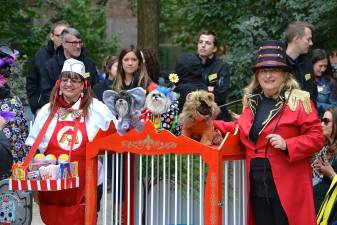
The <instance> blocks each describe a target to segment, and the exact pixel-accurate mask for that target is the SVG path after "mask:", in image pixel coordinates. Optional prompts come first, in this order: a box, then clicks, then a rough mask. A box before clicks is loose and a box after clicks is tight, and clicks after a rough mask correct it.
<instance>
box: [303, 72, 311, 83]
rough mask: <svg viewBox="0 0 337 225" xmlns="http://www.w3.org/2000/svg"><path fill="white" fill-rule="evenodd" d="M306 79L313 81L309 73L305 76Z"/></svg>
mask: <svg viewBox="0 0 337 225" xmlns="http://www.w3.org/2000/svg"><path fill="white" fill-rule="evenodd" d="M304 79H305V81H308V80H310V79H311V75H310V73H307V74H306V75H304Z"/></svg>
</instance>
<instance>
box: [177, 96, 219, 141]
mask: <svg viewBox="0 0 337 225" xmlns="http://www.w3.org/2000/svg"><path fill="white" fill-rule="evenodd" d="M219 112H220V109H219V107H218V106H217V104H216V103H215V101H214V95H213V93H209V92H207V91H194V92H191V93H189V94H188V95H187V96H186V102H185V104H184V107H183V110H182V112H181V114H180V115H179V122H180V123H181V125H182V134H183V135H185V136H187V137H190V138H192V139H194V140H196V141H199V142H201V143H202V144H204V145H208V146H210V145H219V144H220V143H221V141H222V139H223V138H222V136H221V134H220V133H218V132H217V131H215V130H214V126H213V121H214V120H215V118H216V117H217V116H218V114H219Z"/></svg>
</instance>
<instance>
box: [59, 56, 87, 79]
mask: <svg viewBox="0 0 337 225" xmlns="http://www.w3.org/2000/svg"><path fill="white" fill-rule="evenodd" d="M62 72H74V73H77V74H78V75H80V76H81V77H83V78H85V66H84V64H83V62H81V61H79V60H76V59H73V58H70V59H67V60H66V61H64V63H63V68H62V71H61V73H62Z"/></svg>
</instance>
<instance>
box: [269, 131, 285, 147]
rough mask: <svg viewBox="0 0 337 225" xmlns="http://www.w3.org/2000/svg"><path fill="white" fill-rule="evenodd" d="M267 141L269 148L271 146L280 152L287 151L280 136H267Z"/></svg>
mask: <svg viewBox="0 0 337 225" xmlns="http://www.w3.org/2000/svg"><path fill="white" fill-rule="evenodd" d="M267 139H268V140H269V143H270V144H271V146H273V147H274V148H278V149H281V150H282V151H285V150H287V143H286V141H285V140H284V139H283V137H281V136H280V135H278V134H269V135H267Z"/></svg>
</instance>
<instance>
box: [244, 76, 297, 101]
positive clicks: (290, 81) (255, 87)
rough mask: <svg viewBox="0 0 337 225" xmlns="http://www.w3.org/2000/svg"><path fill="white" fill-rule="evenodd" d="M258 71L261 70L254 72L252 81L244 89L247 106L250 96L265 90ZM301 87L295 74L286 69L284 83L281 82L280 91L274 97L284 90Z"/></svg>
mask: <svg viewBox="0 0 337 225" xmlns="http://www.w3.org/2000/svg"><path fill="white" fill-rule="evenodd" d="M258 73H259V70H257V71H256V72H255V73H254V75H253V77H252V80H251V81H250V83H249V84H248V85H247V86H246V87H245V88H244V89H243V91H244V97H243V103H242V105H243V107H246V106H247V104H248V102H247V98H248V96H250V95H253V94H258V93H262V92H263V90H262V88H261V86H260V83H259V81H258V79H257V75H258ZM299 88H300V86H299V84H298V83H297V81H296V80H295V79H294V77H293V75H292V74H291V73H289V72H285V71H284V80H283V83H282V84H281V86H280V88H279V91H278V93H277V95H275V96H274V98H277V97H279V95H280V93H281V91H282V90H284V91H288V90H290V89H299Z"/></svg>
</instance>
